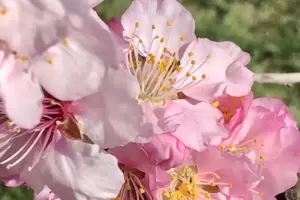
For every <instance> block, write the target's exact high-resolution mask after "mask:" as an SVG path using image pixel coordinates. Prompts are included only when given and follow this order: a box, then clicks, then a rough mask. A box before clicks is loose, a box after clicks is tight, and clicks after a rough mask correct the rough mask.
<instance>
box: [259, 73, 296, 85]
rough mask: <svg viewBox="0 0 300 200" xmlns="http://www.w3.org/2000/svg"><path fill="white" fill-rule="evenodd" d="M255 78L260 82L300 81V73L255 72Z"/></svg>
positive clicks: (288, 82) (284, 82) (290, 82)
mask: <svg viewBox="0 0 300 200" xmlns="http://www.w3.org/2000/svg"><path fill="white" fill-rule="evenodd" d="M254 80H255V81H256V82H258V83H277V84H293V83H300V73H261V74H255V77H254Z"/></svg>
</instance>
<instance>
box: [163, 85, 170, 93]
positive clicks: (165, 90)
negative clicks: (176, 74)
mask: <svg viewBox="0 0 300 200" xmlns="http://www.w3.org/2000/svg"><path fill="white" fill-rule="evenodd" d="M162 90H163V91H164V92H168V91H169V90H170V88H168V87H166V86H164V87H163V88H162Z"/></svg>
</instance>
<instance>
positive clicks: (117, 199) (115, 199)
mask: <svg viewBox="0 0 300 200" xmlns="http://www.w3.org/2000/svg"><path fill="white" fill-rule="evenodd" d="M112 200H122V199H121V198H120V197H116V198H113V199H112Z"/></svg>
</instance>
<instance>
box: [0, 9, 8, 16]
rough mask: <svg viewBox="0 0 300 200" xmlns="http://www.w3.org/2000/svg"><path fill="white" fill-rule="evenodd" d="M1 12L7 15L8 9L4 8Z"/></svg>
mask: <svg viewBox="0 0 300 200" xmlns="http://www.w3.org/2000/svg"><path fill="white" fill-rule="evenodd" d="M0 12H1V14H2V15H3V16H5V15H7V13H8V10H7V8H2V9H1V11H0Z"/></svg>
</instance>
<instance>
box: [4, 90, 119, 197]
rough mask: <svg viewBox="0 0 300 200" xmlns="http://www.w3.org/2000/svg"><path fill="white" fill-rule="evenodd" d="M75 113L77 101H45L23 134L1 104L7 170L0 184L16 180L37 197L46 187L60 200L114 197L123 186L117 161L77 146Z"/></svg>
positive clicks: (91, 146)
mask: <svg viewBox="0 0 300 200" xmlns="http://www.w3.org/2000/svg"><path fill="white" fill-rule="evenodd" d="M48 96H49V95H48ZM0 105H1V104H0ZM80 109H81V107H80V104H78V103H77V102H73V103H72V102H62V101H59V100H57V99H55V98H51V97H47V98H44V100H43V115H42V119H41V120H40V122H39V124H38V125H37V126H35V127H34V128H32V129H22V128H20V127H18V125H17V124H15V123H14V122H12V121H10V120H8V118H7V116H6V115H5V114H4V111H3V105H1V106H0V115H1V125H0V130H1V134H0V138H1V142H0V148H1V152H0V165H1V166H6V168H7V169H6V170H1V173H0V179H1V180H6V179H7V177H10V176H17V177H19V179H20V180H23V181H25V182H26V184H27V185H28V186H29V187H31V188H33V189H34V191H35V192H36V193H39V192H40V191H42V189H43V188H44V186H48V187H49V188H50V189H51V191H53V192H55V194H56V195H57V196H58V197H60V198H62V199H74V200H75V199H76V200H77V199H78V200H84V199H87V198H100V199H101V198H103V199H107V198H113V197H114V196H116V195H117V194H118V192H119V189H120V187H121V185H122V183H123V181H124V179H123V175H122V173H121V171H120V169H119V167H118V164H117V159H116V158H115V157H114V156H112V155H109V154H107V153H106V152H105V151H103V150H101V149H100V148H99V146H98V145H94V144H87V143H83V142H82V141H80V140H81V131H80V122H78V120H77V119H76V118H77V117H80V116H78V115H76V114H75V113H74V112H76V111H77V110H80ZM76 140H79V141H76ZM10 174H11V175H10ZM95 174H97V175H95Z"/></svg>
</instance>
